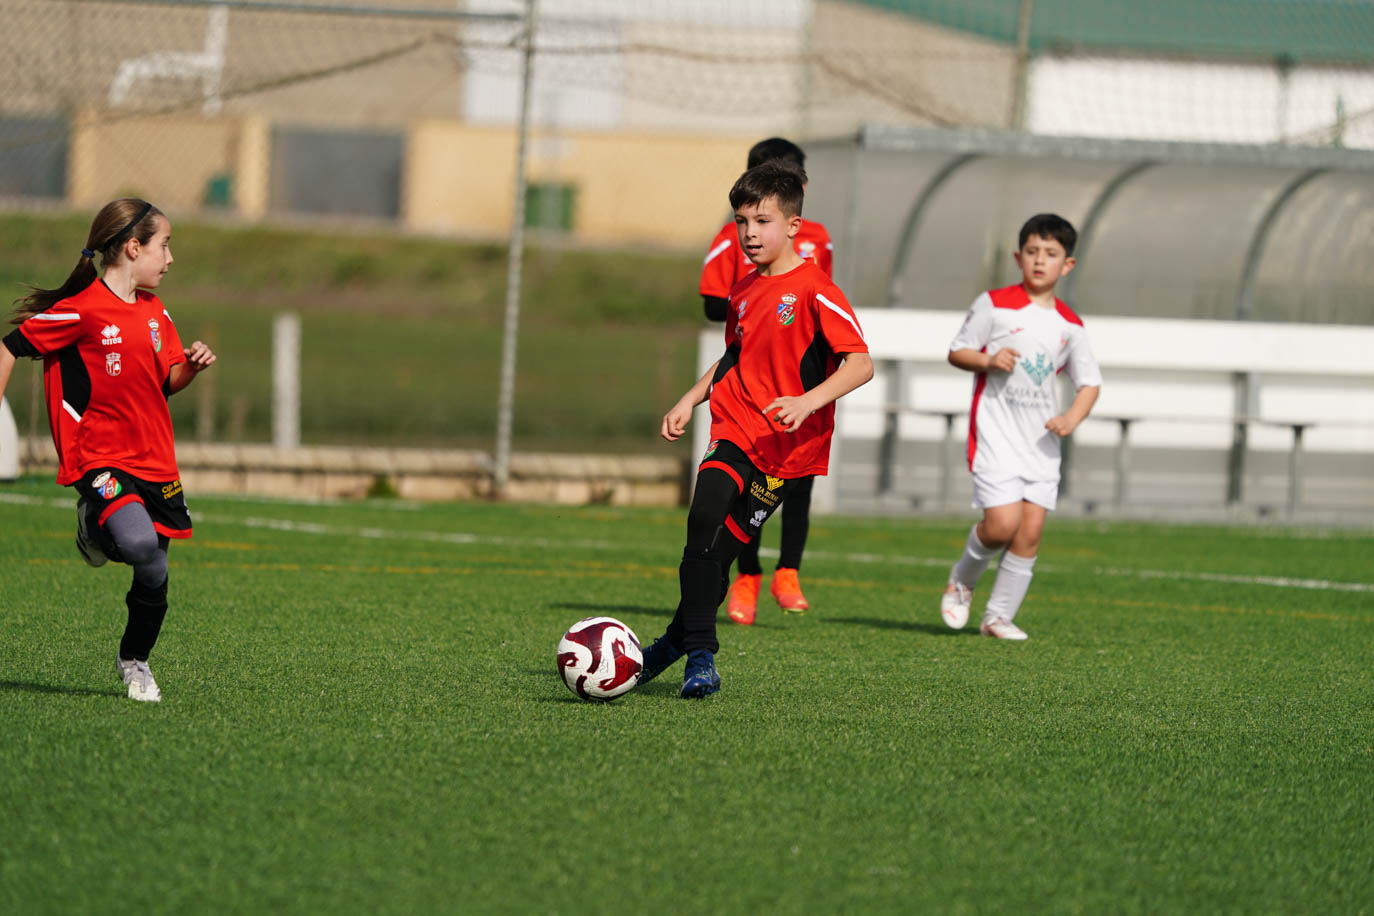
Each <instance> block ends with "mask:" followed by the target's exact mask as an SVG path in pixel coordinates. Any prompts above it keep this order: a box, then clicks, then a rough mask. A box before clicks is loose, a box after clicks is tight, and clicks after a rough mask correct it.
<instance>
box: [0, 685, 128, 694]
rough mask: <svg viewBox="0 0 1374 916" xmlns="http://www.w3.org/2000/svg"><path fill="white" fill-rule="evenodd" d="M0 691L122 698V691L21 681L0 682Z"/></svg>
mask: <svg viewBox="0 0 1374 916" xmlns="http://www.w3.org/2000/svg"><path fill="white" fill-rule="evenodd" d="M0 690H25V691H28V692H29V693H64V694H67V695H69V696H83V697H122V696H124V691H123V690H115V689H113V688H110V689H108V690H92V689H91V688H89V687H62V686H60V685H57V684H26V683H24V682H23V681H0Z"/></svg>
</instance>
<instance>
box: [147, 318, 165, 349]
mask: <svg viewBox="0 0 1374 916" xmlns="http://www.w3.org/2000/svg"><path fill="white" fill-rule="evenodd" d="M148 336H149V337H151V338H152V339H153V350H154V351H155V352H157V353H161V352H162V334H161V333H160V332H159V331H158V323H157V319H156V318H149V319H148Z"/></svg>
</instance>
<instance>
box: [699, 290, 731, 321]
mask: <svg viewBox="0 0 1374 916" xmlns="http://www.w3.org/2000/svg"><path fill="white" fill-rule="evenodd" d="M701 307H702V309H703V310H705V312H706V317H707V318H709V319H710V320H711V321H724V320H725V313H726V312H728V311H729V310H730V300H729V299H723V298H721V297H720V296H702V297H701Z"/></svg>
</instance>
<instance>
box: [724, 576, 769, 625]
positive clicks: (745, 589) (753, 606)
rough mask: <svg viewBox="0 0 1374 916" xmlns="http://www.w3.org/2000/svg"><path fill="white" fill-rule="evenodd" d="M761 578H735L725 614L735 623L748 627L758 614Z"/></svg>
mask: <svg viewBox="0 0 1374 916" xmlns="http://www.w3.org/2000/svg"><path fill="white" fill-rule="evenodd" d="M762 581H763V576H761V575H759V576H743V575H741V576H736V577H735V584H734V585H731V586H730V603H729V604H727V605H726V607H725V614H726V616H728V617H729V618H730V619H731V620H733V621H734V622H735V623H739V624H743V625H744V626H746V627H747V626H749V625H750V624H752V623H753V622H754V615H755V614H756V613H757V612H758V603H759V583H761V582H762Z"/></svg>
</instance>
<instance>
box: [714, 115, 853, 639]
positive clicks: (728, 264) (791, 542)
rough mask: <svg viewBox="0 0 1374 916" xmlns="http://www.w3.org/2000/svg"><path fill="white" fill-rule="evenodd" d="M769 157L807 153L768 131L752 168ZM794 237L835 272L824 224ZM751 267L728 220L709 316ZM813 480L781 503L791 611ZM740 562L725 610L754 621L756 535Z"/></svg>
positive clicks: (782, 559)
mask: <svg viewBox="0 0 1374 916" xmlns="http://www.w3.org/2000/svg"><path fill="white" fill-rule="evenodd" d="M771 160H777V161H780V162H782V163H784V164H786V165H790V166H793V167H795V168H796V169H797V170H798V171H802V172H803V174H804V167H805V165H806V154H805V153H803V152H802V150H801V147H799V146H797V145H796V144H795V143H793V142H791V141H790V140H784V139H782V138H781V137H770V138H769V139H767V140H760V141H759V142H758V143H755V144H754V145H753V147H751V148H750V150H749V162H748V167H749V168H751V169H752V168H753V167H754V166H756V165H759V164H761V163H764V162H769V161H771ZM804 190H805V189H803V191H804ZM792 243H793V247H794V248H795V249H796V252H797V255H798V257H800V258H801V259H802V260H804V261H813V262H815V264H816V266H817V267H819V268H820V269H821V271H822V272H824V274H825V275H826V277H829V276H830V275H831V273H830V266H831V254H832V250H833V249H832V246H831V244H830V233H828V232H826V231H825V226H823V225H821V224H820V223H818V222H816V221H815V220H801V221H800V224H799V226H798V229H797V234H796V236H795V237H794V238H793V240H792ZM753 269H754V262H753V261H751V260H750V259H749V256H748V255H747V254H746V253H745V251H744V249H743V248H742V247H741V245H740V241H739V233H738V231H737V230H736V228H735V224H734V222H733V221H731V222H728V223H726V224H725V225H724V226H723V227H722V228H721V230H720V232H718V233H716V237H715V238H714V239H713V240H712V241H711V248H710V250H709V251H707V253H706V261H705V263H704V264H702V267H701V287H700V289H701V300H702V305H703V307H704V309H705V311H706V317H707V318H709V319H710V320H712V321H724V320H725V316H726V307H727V300H728V298H729V295H730V289H731V288H732V287H733V286H734V285H735V284H736V283H737V282H739V280H740V279H741V278H742V277H743V276H744V275H745V274H747V273H749V272H750V271H752V270H753ZM813 482H814V481H813V479H812V478H811V477H803V478H799V479H797V480H796V481H794V482H793V483H792V484H791V485H790V486H789V488H788V491H787V500H786V501H785V502H784V504H783V507H782V540H781V544H780V545H779V551H778V565H777V568H776V569H774V571H773V581H772V584H771V585H770V586H769V591H770V592H771V593H772V595H773V597H774V599H776V600H777V602H778V606H779V607H780V608H782V609H783V610H784V611H787V612H794V613H804V612H805V611H806V609H807V608H808V607H809V606H810V605H809V604H808V603H807V601H806V596H805V595H803V594H802V590H801V583H800V582H799V581H798V579H797V572H798V570H799V569H800V568H801V558H802V551H803V549H805V547H806V535H807V533H808V531H809V529H810V524H811V489H812V483H813ZM738 562H739V575H738V576H736V578H735V582H734V585H732V586H731V588H730V601H729V603H728V604H727V605H726V608H725V612H726V614H727V615H728V616H729V617H730V619H731V620H733V621H734V622H735V623H740V624H745V625H748V624H752V623H753V622H754V616H755V614H756V612H757V606H758V599H759V587H760V586H761V585H762V583H763V567H762V566H761V565H760V563H759V539H758V538H755V539H754V540H753V541H751V542H750V543H749V544H748V545H747V546H745V548H744V551H743V552H742V553H741V554H740V555H739V561H738ZM728 572H729V571H728V570H727V573H728Z"/></svg>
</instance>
